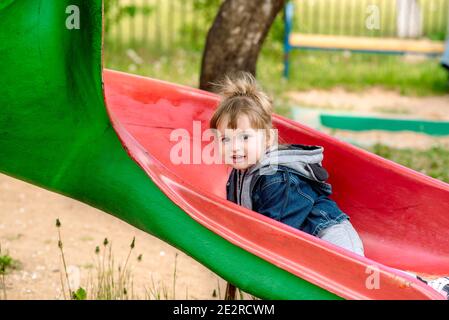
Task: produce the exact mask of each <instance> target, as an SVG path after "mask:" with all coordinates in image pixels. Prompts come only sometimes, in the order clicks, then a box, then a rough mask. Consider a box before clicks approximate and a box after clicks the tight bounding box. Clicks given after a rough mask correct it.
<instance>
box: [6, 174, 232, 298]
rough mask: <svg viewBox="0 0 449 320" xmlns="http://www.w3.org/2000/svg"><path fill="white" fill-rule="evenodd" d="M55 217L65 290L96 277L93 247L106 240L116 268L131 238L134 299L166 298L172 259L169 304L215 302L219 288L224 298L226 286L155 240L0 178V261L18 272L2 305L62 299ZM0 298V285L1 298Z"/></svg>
mask: <svg viewBox="0 0 449 320" xmlns="http://www.w3.org/2000/svg"><path fill="white" fill-rule="evenodd" d="M57 218H59V219H60V221H61V224H62V226H61V229H60V230H61V237H62V241H63V248H64V253H65V258H66V261H67V265H68V270H69V273H70V281H71V282H72V286H76V285H77V282H78V283H79V285H81V286H82V287H86V286H87V284H88V283H89V280H88V279H89V276H90V275H91V276H92V275H95V272H96V271H95V270H96V268H95V265H96V261H97V260H96V259H98V257H101V252H100V255H99V256H96V255H95V247H96V246H97V245H99V246H100V249H102V248H103V246H102V243H103V240H104V238H105V237H107V238H108V240H109V241H110V242H111V243H112V252H113V255H114V260H115V263H116V264H122V265H123V264H124V262H125V260H126V256H127V255H128V252H129V249H130V244H131V241H132V239H133V237H134V236H135V237H136V241H135V249H134V250H133V253H132V255H131V257H130V260H129V262H128V265H129V266H130V267H131V269H130V270H131V271H132V272H131V273H132V275H133V279H134V293H135V295H136V297H138V298H142V299H143V298H145V297H146V296H147V295H146V292H148V290H157V291H159V292H161V293H162V292H163V291H162V286H165V288H167V290H168V294H169V298H171V297H172V294H173V293H172V291H173V290H172V288H173V279H174V267H175V254H176V253H178V254H179V255H178V256H177V258H176V285H175V290H176V296H175V297H176V298H178V299H186V298H188V299H216V298H214V297H213V296H212V294H213V291H214V290H216V293H217V295H218V286H219V285H220V293H221V296H222V297H223V295H224V291H225V287H226V282H224V281H223V280H222V279H221V278H219V277H218V276H217V275H216V274H214V273H213V272H211V271H210V270H208V269H207V268H206V267H204V266H203V265H201V264H200V263H198V262H196V261H195V260H193V259H192V258H191V257H189V256H187V255H185V254H184V253H182V252H181V251H179V250H177V249H175V248H173V247H171V246H170V245H168V244H166V243H164V242H163V241H161V240H159V239H158V238H155V237H153V236H151V235H149V234H146V233H144V232H142V231H140V230H138V229H136V228H134V227H133V226H131V225H129V224H127V223H125V222H123V221H121V220H119V219H117V218H115V217H113V216H111V215H109V214H106V213H104V212H102V211H100V210H97V209H95V208H92V207H90V206H88V205H86V204H83V203H81V202H79V201H76V200H73V199H71V198H68V197H65V196H62V195H59V194H57V193H54V192H50V191H47V190H44V189H41V188H39V187H36V186H33V185H31V184H29V183H26V182H23V181H21V180H17V179H14V178H11V177H9V176H6V175H3V174H0V245H1V249H2V253H3V254H5V253H8V254H9V255H10V256H11V257H12V258H13V259H17V260H18V261H19V262H20V265H21V266H19V268H18V269H17V270H13V271H12V272H11V273H10V274H8V275H7V276H6V293H7V299H62V298H63V295H62V292H61V280H60V275H61V271H63V269H62V262H61V255H60V251H59V248H58V229H57V228H56V226H55V222H56V219H57ZM139 254H142V260H141V261H140V262H139V261H138V260H137V257H138V255H139ZM62 274H64V273H62ZM77 275H80V279H79V280H78V279H77ZM151 275H152V276H153V280H154V283H155V285H154V286H153V285H152V281H151ZM157 288H159V289H157ZM186 290H187V291H186ZM2 292H3V290H2V288H1V285H0V298H1V297H2ZM217 298H218V297H217Z"/></svg>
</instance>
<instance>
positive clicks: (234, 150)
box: [217, 115, 267, 170]
mask: <svg viewBox="0 0 449 320" xmlns="http://www.w3.org/2000/svg"><path fill="white" fill-rule="evenodd" d="M227 125H228V121H227V119H224V120H223V121H220V124H219V125H218V126H217V130H218V137H219V143H220V148H219V149H220V153H221V154H222V156H223V159H224V162H225V163H226V164H228V165H230V166H232V167H233V168H235V169H238V170H245V169H247V168H248V167H250V166H251V165H254V164H256V163H257V162H258V161H259V160H260V158H261V157H262V155H263V153H264V152H265V150H266V147H267V140H266V134H265V131H266V130H264V129H254V128H252V126H251V123H250V120H249V118H248V116H247V115H242V116H240V117H239V118H238V120H237V128H236V129H229V128H228V127H227Z"/></svg>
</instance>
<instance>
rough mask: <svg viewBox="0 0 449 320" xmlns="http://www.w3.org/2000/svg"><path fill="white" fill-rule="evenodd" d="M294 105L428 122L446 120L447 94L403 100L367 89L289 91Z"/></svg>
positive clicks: (394, 93) (380, 90) (387, 91)
mask: <svg viewBox="0 0 449 320" xmlns="http://www.w3.org/2000/svg"><path fill="white" fill-rule="evenodd" d="M287 96H288V97H290V98H291V99H292V101H294V103H296V104H298V105H301V106H307V107H319V108H321V109H328V110H336V111H351V112H357V113H364V114H366V113H370V114H382V115H383V116H392V117H396V116H401V117H408V118H420V119H428V120H449V94H447V95H442V96H432V97H405V96H401V95H400V94H399V93H397V92H395V91H390V90H385V89H381V88H376V87H374V88H371V89H368V90H365V91H362V92H348V91H346V90H344V89H342V88H334V89H332V90H310V91H303V92H289V93H287Z"/></svg>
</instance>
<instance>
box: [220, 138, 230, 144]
mask: <svg viewBox="0 0 449 320" xmlns="http://www.w3.org/2000/svg"><path fill="white" fill-rule="evenodd" d="M228 141H229V138H228V137H222V138H221V142H222V143H225V142H228Z"/></svg>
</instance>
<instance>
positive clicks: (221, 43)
mask: <svg viewBox="0 0 449 320" xmlns="http://www.w3.org/2000/svg"><path fill="white" fill-rule="evenodd" d="M284 2H285V0H226V1H224V2H223V4H222V5H221V7H220V9H219V11H218V14H217V16H216V17H215V21H214V23H213V25H212V27H211V28H210V30H209V32H208V34H207V39H206V47H205V49H204V53H203V60H202V64H201V76H200V88H201V89H203V90H208V91H210V89H211V85H210V82H214V81H216V80H218V79H219V78H221V77H222V76H223V75H225V74H226V73H228V72H234V71H248V72H250V73H252V74H253V75H254V76H255V75H256V63H257V57H258V55H259V52H260V49H261V47H262V44H263V42H264V40H265V37H266V36H267V34H268V31H269V29H270V27H271V25H272V24H273V21H274V19H275V17H276V15H277V14H278V13H279V11H281V9H282V8H283V6H284Z"/></svg>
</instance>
